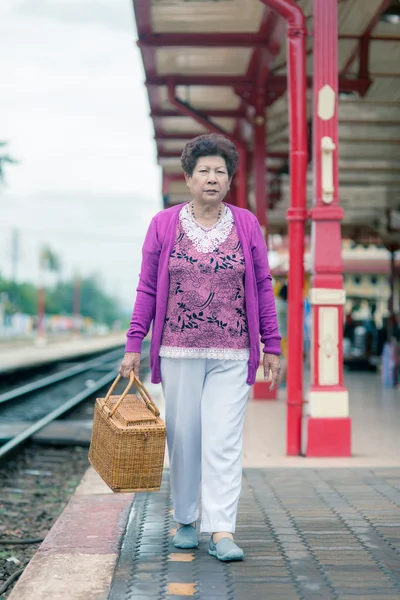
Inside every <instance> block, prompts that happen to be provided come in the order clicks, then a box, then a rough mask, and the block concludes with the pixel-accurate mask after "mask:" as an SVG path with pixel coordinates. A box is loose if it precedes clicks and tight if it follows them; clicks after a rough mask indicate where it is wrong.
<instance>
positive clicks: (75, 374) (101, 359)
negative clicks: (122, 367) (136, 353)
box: [0, 345, 148, 461]
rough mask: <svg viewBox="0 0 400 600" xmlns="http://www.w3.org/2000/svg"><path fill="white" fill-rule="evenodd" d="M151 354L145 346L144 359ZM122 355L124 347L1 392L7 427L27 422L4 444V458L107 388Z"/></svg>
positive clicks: (0, 455) (1, 416) (0, 413)
mask: <svg viewBox="0 0 400 600" xmlns="http://www.w3.org/2000/svg"><path fill="white" fill-rule="evenodd" d="M147 356H148V348H147V347H146V346H145V345H144V348H143V354H142V360H143V362H145V361H146V360H147ZM121 357H122V348H118V349H116V350H113V351H111V352H107V353H106V354H103V355H100V356H98V357H96V358H94V359H91V360H89V361H86V362H84V363H78V364H76V365H73V366H72V367H69V368H67V369H65V370H63V371H60V372H58V373H55V374H52V375H50V376H47V377H43V378H41V379H39V380H36V381H34V382H32V383H28V384H25V385H22V386H20V387H18V388H15V389H13V390H11V391H8V392H5V393H3V394H0V422H1V423H2V425H3V428H4V427H7V424H9V425H11V424H13V423H15V422H23V423H24V424H25V426H24V428H23V431H20V432H18V433H17V434H16V435H14V436H13V437H12V438H11V439H9V440H8V441H7V442H6V443H3V444H2V445H1V446H0V461H1V460H3V459H4V458H5V457H7V456H9V455H10V454H11V453H12V452H14V451H15V450H16V449H18V448H19V447H21V446H22V445H23V444H25V443H26V442H27V441H28V440H29V439H30V438H32V436H34V435H35V434H36V433H37V432H39V431H40V430H41V429H43V428H44V427H46V425H49V424H50V423H52V422H53V421H55V420H56V419H59V418H60V417H63V416H65V415H66V414H67V413H68V412H70V411H71V410H72V409H74V408H75V407H77V406H78V405H79V404H81V403H82V402H84V401H85V400H87V399H88V398H90V397H91V396H93V394H95V393H96V392H98V391H99V390H101V389H102V388H105V387H106V386H107V385H108V384H109V383H110V382H111V381H113V379H115V377H116V375H117V372H118V366H119V363H120V360H121ZM99 375H100V376H99Z"/></svg>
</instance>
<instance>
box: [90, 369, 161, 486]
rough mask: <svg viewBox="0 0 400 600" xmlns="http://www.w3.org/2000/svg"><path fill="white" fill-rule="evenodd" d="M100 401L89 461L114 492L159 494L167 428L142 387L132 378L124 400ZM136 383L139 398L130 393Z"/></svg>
mask: <svg viewBox="0 0 400 600" xmlns="http://www.w3.org/2000/svg"><path fill="white" fill-rule="evenodd" d="M119 380H120V376H119V375H118V377H117V378H116V380H115V381H114V383H113V384H112V386H111V388H110V390H109V392H108V394H107V396H106V397H105V398H97V400H96V404H95V410H94V420H93V431H92V439H91V443H90V450H89V461H90V462H91V464H92V466H93V467H94V469H95V470H96V471H97V473H98V474H99V475H100V477H101V478H102V479H103V480H104V481H105V482H106V484H107V485H108V486H109V487H110V488H111V489H112V490H113V492H156V491H158V490H159V489H160V487H161V477H162V471H163V464H164V452H165V436H166V427H165V423H164V421H163V420H162V419H161V418H160V411H159V410H158V408H157V407H156V405H155V404H154V402H153V400H152V399H151V398H150V396H149V394H148V392H147V390H146V389H145V387H144V386H143V384H142V383H141V382H140V381H139V379H137V377H135V375H134V373H133V372H132V373H131V374H130V378H129V384H128V386H127V388H126V390H125V391H124V393H123V394H122V396H121V397H118V396H112V395H111V394H112V393H113V391H114V389H115V386H116V385H117V383H118V381H119ZM133 383H135V387H136V389H137V391H138V393H139V394H140V397H139V396H137V395H136V394H129V395H128V392H129V390H130V388H131V387H132V385H133Z"/></svg>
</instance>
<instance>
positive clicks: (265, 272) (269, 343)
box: [251, 219, 281, 354]
mask: <svg viewBox="0 0 400 600" xmlns="http://www.w3.org/2000/svg"><path fill="white" fill-rule="evenodd" d="M251 251H252V255H253V264H254V273H255V277H256V284H257V289H258V305H259V313H260V335H261V342H262V343H263V344H264V353H266V354H267V353H268V354H280V353H281V344H280V341H281V336H280V335H279V330H278V319H277V316H276V308H275V298H274V292H273V289H272V277H271V273H270V270H269V264H268V255H267V248H266V245H265V240H264V236H263V233H262V231H261V228H260V225H259V223H258V221H257V220H256V219H254V229H253V237H252V243H251Z"/></svg>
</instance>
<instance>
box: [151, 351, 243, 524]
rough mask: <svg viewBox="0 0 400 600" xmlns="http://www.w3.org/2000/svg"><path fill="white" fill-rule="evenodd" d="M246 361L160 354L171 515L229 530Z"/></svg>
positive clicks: (237, 479) (238, 479)
mask: <svg viewBox="0 0 400 600" xmlns="http://www.w3.org/2000/svg"><path fill="white" fill-rule="evenodd" d="M247 369H248V363H247V361H246V360H216V359H187V358H186V359H185V358H161V377H162V387H163V391H164V397H165V408H166V425H167V444H168V453H169V461H170V481H171V490H172V501H173V507H174V519H175V520H176V521H177V522H178V523H183V524H188V523H193V522H194V521H197V519H198V517H199V508H198V507H199V496H200V485H201V500H202V519H201V525H200V531H202V532H209V533H214V532H218V531H226V532H231V533H234V531H235V526H236V514H237V508H238V503H239V496H240V491H241V485H242V438H243V424H244V416H245V411H246V405H247V399H248V394H249V390H250V386H249V385H248V384H247V383H246V379H247Z"/></svg>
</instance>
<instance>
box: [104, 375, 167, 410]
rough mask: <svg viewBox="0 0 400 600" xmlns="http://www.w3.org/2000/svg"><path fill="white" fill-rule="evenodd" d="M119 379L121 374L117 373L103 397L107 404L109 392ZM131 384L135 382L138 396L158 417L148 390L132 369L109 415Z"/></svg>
mask: <svg viewBox="0 0 400 600" xmlns="http://www.w3.org/2000/svg"><path fill="white" fill-rule="evenodd" d="M120 379H121V375H117V377H116V379H115V381H114V383H113V384H112V386H111V387H110V389H109V391H108V393H107V396H106V397H105V403H106V404H107V402H108V400H109V398H110V396H111V394H112V393H113V391H114V390H115V387H116V385H117V383H118V382H119V380H120ZM133 384H135V386H136V388H137V390H138V392H139V393H140V396H141V398H142V400H143V401H144V403H145V405H146V406H147V408H148V409H149V410H150V411H151V412H152V413H153V415H154V416H155V417H159V416H160V411H159V410H158V408H157V406H156V405H155V404H154V402H153V400H152V399H151V397H150V395H149V393H148V391H147V390H146V388H145V387H144V385H143V383H142V382H141V381H140V380H139V379H138V378H137V377H136V375H135V373H134V372H133V371H131V372H130V373H129V383H128V385H127V386H126V389H125V391H124V392H123V394H122V396H121V397H120V398H119V400H118V402H117V403H116V404H115V406H114V407H113V409H112V410H111V412H110V417H112V416H113V415H114V414H115V412H116V411H117V410H118V407H119V406H120V404H121V402H122V401H123V400H124V399H125V398H126V396H127V395H128V393H129V390H130V389H131V387H132V385H133Z"/></svg>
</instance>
